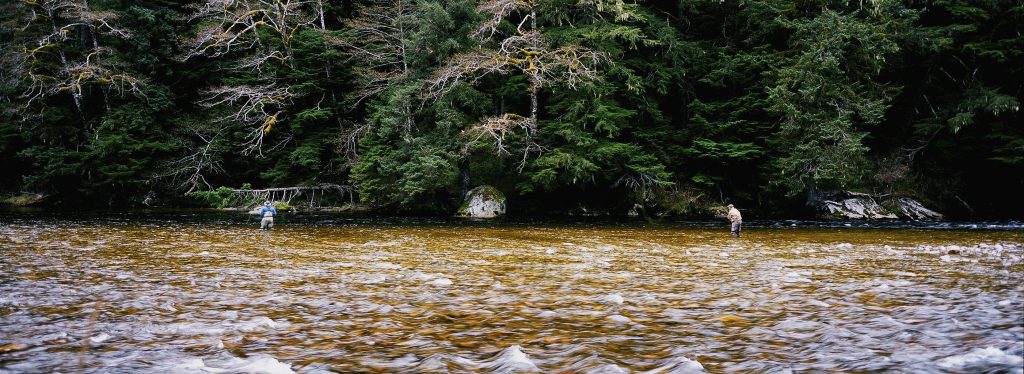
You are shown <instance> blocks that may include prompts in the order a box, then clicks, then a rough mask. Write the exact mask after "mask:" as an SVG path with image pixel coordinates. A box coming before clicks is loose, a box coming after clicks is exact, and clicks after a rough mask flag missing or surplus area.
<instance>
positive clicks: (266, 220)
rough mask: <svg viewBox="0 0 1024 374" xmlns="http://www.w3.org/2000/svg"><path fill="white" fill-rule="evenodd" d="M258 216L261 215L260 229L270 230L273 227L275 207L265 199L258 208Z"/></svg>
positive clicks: (275, 213)
mask: <svg viewBox="0 0 1024 374" xmlns="http://www.w3.org/2000/svg"><path fill="white" fill-rule="evenodd" d="M258 214H259V216H260V217H263V219H262V220H261V221H260V229H261V230H270V229H271V228H273V227H274V216H275V215H277V209H274V206H273V205H270V202H269V201H267V202H265V203H263V207H262V208H260V210H259V213H258Z"/></svg>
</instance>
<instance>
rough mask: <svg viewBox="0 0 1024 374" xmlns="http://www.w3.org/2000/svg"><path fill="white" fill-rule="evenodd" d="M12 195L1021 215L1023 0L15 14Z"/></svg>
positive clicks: (451, 2)
mask: <svg viewBox="0 0 1024 374" xmlns="http://www.w3.org/2000/svg"><path fill="white" fill-rule="evenodd" d="M0 14H2V16H0V17H2V26H0V51H2V53H3V57H2V61H3V62H2V69H0V109H2V116H0V157H2V160H3V164H4V168H3V177H2V178H0V191H5V192H6V193H8V194H17V193H20V192H33V193H42V194H45V195H47V196H48V198H47V199H46V203H47V204H51V205H57V206H73V207H83V206H84V207H106V206H118V207H130V206H141V205H143V203H144V202H145V204H149V205H179V204H186V203H187V202H188V199H186V198H185V196H186V193H188V192H195V191H208V190H213V189H216V188H217V187H220V186H229V187H235V188H237V187H240V186H242V185H243V184H249V185H252V186H256V187H275V186H303V185H317V184H322V183H332V184H341V185H351V186H354V187H355V189H356V190H357V191H358V200H359V201H361V202H362V203H363V204H365V205H367V206H371V207H374V208H376V209H381V210H382V211H386V212H410V213H411V212H434V213H441V214H450V213H451V212H452V211H453V210H454V208H455V207H457V206H458V204H459V201H460V198H461V196H462V194H463V193H464V192H465V190H466V189H467V188H471V187H474V186H477V185H481V184H489V185H493V186H496V187H498V188H499V189H500V190H502V191H504V193H505V194H506V195H507V196H508V198H509V204H510V209H511V211H512V212H520V213H526V212H553V211H562V212H569V211H572V210H577V209H584V208H586V209H600V210H605V211H609V212H613V213H615V214H624V213H625V212H626V211H627V210H628V209H629V208H630V207H633V206H634V204H641V205H642V206H644V207H645V208H646V209H647V210H648V211H651V212H655V211H657V212H667V213H674V214H679V215H693V214H701V212H704V211H706V208H707V207H710V206H715V205H721V204H723V203H727V202H731V203H734V204H736V205H737V206H740V207H741V208H744V209H747V210H754V211H756V212H758V215H759V216H787V215H800V214H804V213H806V207H805V201H807V199H808V197H809V196H814V195H816V194H817V193H819V192H820V191H831V190H851V191H859V192H865V193H870V194H873V195H875V196H877V197H879V198H882V199H884V198H886V197H895V196H909V197H914V198H917V199H919V200H921V201H923V202H925V204H926V205H928V206H930V207H934V208H937V209H939V210H940V211H943V212H945V213H947V214H948V215H950V216H953V217H1021V216H1022V212H1024V198H1022V196H1024V194H1022V193H1021V191H1024V126H1022V121H1021V113H1020V110H1019V109H1020V103H1021V98H1022V95H1024V92H1022V90H1024V63H1022V61H1024V56H1022V53H1024V52H1022V51H1024V36H1022V35H1021V31H1022V30H1021V28H1022V27H1024V4H1022V3H1021V2H1020V1H1019V0H1007V1H1000V0H994V1H986V0H945V1H940V0H934V1H912V0H904V1H894V0H874V1H872V0H869V1H827V0H826V1H778V0H768V1H738V0H710V1H709V0H674V1H641V2H636V3H633V2H624V1H619V0H486V1H482V2H478V1H466V0H351V1H335V0H307V1H296V0H207V1H167V0H150V1H145V0H132V1H118V0H18V1H5V2H3V4H2V5H0Z"/></svg>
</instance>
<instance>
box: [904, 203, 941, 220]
mask: <svg viewBox="0 0 1024 374" xmlns="http://www.w3.org/2000/svg"><path fill="white" fill-rule="evenodd" d="M895 204H896V214H899V215H900V217H903V218H906V219H912V220H915V221H932V220H941V219H943V218H944V217H943V216H942V214H941V213H939V212H936V211H934V210H931V209H928V208H925V207H924V205H921V202H920V201H917V200H914V199H911V198H909V197H899V198H896V201H895Z"/></svg>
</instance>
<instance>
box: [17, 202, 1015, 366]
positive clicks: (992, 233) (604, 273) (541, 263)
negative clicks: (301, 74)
mask: <svg viewBox="0 0 1024 374" xmlns="http://www.w3.org/2000/svg"><path fill="white" fill-rule="evenodd" d="M255 225H256V224H255V223H248V222H245V223H244V224H243V223H238V222H235V223H231V222H227V223H225V222H201V221H194V220H192V221H190V220H182V221H180V222H178V221H175V220H142V221H141V222H136V221H135V220H132V219H108V220H100V221H99V222H95V221H92V220H87V219H78V220H75V219H40V218H31V217H30V218H24V219H11V220H7V221H0V372H7V371H10V372H54V371H56V372H172V373H173V372H180V373H208V372H213V373H234V372H260V373H289V372H293V371H294V372H308V373H315V372H591V373H620V372H643V371H651V372H676V373H691V372H692V373H697V372H705V371H706V372H827V371H838V372H866V371H867V372H870V371H892V370H899V371H908V372H984V371H990V372H999V371H1009V372H1020V367H1021V365H1022V362H1024V359H1022V358H1021V356H1022V354H1024V311H1022V309H1024V286H1022V283H1024V282H1022V280H1024V274H1022V270H1024V263H1022V261H1021V259H1022V256H1024V232H1022V231H1021V230H1020V228H1009V229H990V230H985V229H970V228H964V227H960V228H945V229H941V228H921V227H893V228H845V227H813V225H812V227H808V226H807V225H802V226H800V227H787V225H768V224H765V225H763V227H758V226H757V225H756V224H755V225H748V227H746V228H745V233H744V236H743V237H742V238H738V239H735V238H730V237H729V236H728V228H727V227H726V224H724V223H723V224H712V225H708V224H705V225H687V224H658V225H652V224H643V223H631V224H585V223H584V224H530V223H479V222H441V223H437V222H435V223H422V224H421V223H416V222H415V221H403V222H402V223H397V224H396V223H381V222H379V221H373V220H365V221H360V220H348V221H337V222H331V223H327V224H310V223H294V224H287V222H281V221H279V223H278V226H277V227H276V228H275V229H274V230H272V231H269V232H263V231H259V230H257V229H256V227H255Z"/></svg>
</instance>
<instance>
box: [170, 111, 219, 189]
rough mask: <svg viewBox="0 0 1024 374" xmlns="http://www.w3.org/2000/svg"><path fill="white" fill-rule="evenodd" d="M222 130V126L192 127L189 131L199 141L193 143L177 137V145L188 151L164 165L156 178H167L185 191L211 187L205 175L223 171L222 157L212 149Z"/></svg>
mask: <svg viewBox="0 0 1024 374" xmlns="http://www.w3.org/2000/svg"><path fill="white" fill-rule="evenodd" d="M224 130H225V128H224V127H216V128H212V129H211V128H199V127H196V128H192V129H191V131H190V132H191V133H192V135H193V136H195V138H196V139H198V141H199V142H198V143H197V144H193V143H192V142H189V141H187V140H186V139H185V138H178V139H177V142H178V143H179V144H178V145H179V146H181V147H182V148H185V149H188V150H189V152H188V153H186V154H185V155H184V156H182V157H181V158H179V159H177V160H174V161H171V162H170V163H168V164H167V165H165V167H164V169H165V171H164V172H163V173H161V174H158V175H157V176H156V178H158V179H161V178H169V179H170V180H171V183H172V184H174V185H175V186H178V187H179V188H181V189H182V190H185V193H189V192H192V191H195V190H196V189H198V188H205V189H207V190H209V189H212V188H213V187H212V186H210V183H209V182H207V181H206V176H207V175H209V174H216V173H222V172H224V167H223V165H222V164H221V159H222V158H221V157H220V155H218V154H216V152H215V149H214V148H215V147H216V144H217V139H218V138H219V137H220V136H221V134H223V132H224Z"/></svg>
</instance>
